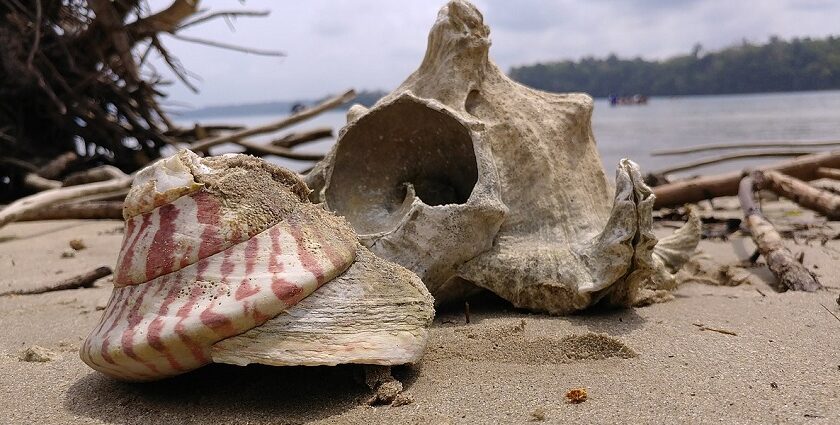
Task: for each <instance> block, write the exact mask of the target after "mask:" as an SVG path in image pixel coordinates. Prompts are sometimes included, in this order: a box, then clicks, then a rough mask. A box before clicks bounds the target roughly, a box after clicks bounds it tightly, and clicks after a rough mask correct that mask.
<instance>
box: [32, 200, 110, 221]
mask: <svg viewBox="0 0 840 425" xmlns="http://www.w3.org/2000/svg"><path fill="white" fill-rule="evenodd" d="M122 208H123V201H90V202H73V203H69V204H58V205H48V206H45V207H42V208H39V209H37V210H29V211H26V212H25V213H23V214H21V215H20V216H18V218H17V220H15V221H36V220H105V219H112V220H121V219H122V218H123V216H122Z"/></svg>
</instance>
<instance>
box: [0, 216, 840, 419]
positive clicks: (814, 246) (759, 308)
mask: <svg viewBox="0 0 840 425" xmlns="http://www.w3.org/2000/svg"><path fill="white" fill-rule="evenodd" d="M782 206H783V207H784V208H781V207H780V208H777V209H775V210H773V213H774V214H775V217H771V219H773V220H774V221H776V222H778V221H780V220H781V221H785V223H786V224H785V225H789V226H792V228H797V229H800V230H799V231H798V233H797V232H794V235H797V238H796V240H795V241H794V240H793V239H789V240H788V242H789V244H790V246H791V247H792V248H793V249H794V251H804V252H805V264H806V265H807V266H808V267H809V269H811V270H813V271H814V272H816V273H817V275H818V276H819V278H820V279H821V280H822V282H823V284H825V285H826V286H827V289H826V290H825V291H821V292H818V293H816V294H804V293H777V292H774V291H773V290H772V288H771V286H770V285H768V282H770V283H772V282H773V278H772V276H771V275H770V274H769V273H768V272H767V271H766V268H764V267H757V268H751V269H749V270H748V271H749V273H750V274H751V277H750V279H747V280H748V283H745V284H742V285H740V286H734V287H726V286H713V285H708V284H700V283H687V284H685V285H683V286H681V287H680V288H679V289H678V290H677V291H676V298H675V299H674V300H672V301H670V302H666V303H662V304H654V305H651V306H648V307H644V308H638V309H632V310H623V311H597V312H588V313H586V314H580V315H575V316H571V317H550V316H544V315H537V314H529V313H527V312H523V311H518V310H515V309H513V308H511V307H510V306H509V305H507V304H505V303H504V302H503V301H500V300H498V299H496V298H494V297H491V296H482V297H479V298H476V299H473V300H471V302H470V306H471V315H470V316H471V323H470V324H465V323H464V315H463V309H462V308H455V309H443V310H441V311H439V313H438V317H437V319H436V320H435V326H434V329H433V330H432V336H431V339H430V342H429V347H428V349H427V353H426V356H425V358H424V360H423V362H422V364H419V365H416V366H414V367H403V368H400V369H397V370H395V375H396V376H397V377H398V378H399V379H401V380H402V381H403V382H404V384H405V386H406V388H407V390H408V391H409V392H410V393H411V394H412V395H413V397H414V402H413V403H411V404H409V405H406V406H401V407H389V406H383V407H368V406H366V405H365V404H364V400H365V399H366V398H367V397H368V396H369V395H370V391H369V390H368V389H367V388H366V387H365V386H364V385H362V384H361V383H360V380H359V379H358V378H359V375H360V368H359V367H357V366H344V367H335V368H329V367H316V368H308V367H293V368H281V367H264V366H249V367H245V368H241V367H236V366H226V365H211V366H208V367H205V368H203V369H200V370H198V371H196V372H193V373H191V374H188V375H185V376H181V377H178V378H174V379H169V380H166V381H162V382H157V383H152V384H125V383H120V382H116V381H114V380H112V379H109V378H107V377H105V376H102V375H100V374H98V373H95V372H93V371H92V370H90V369H89V368H88V367H87V366H85V365H84V364H83V363H82V362H81V360H79V358H78V354H77V350H78V347H79V345H80V343H81V341H82V339H83V338H84V337H85V335H86V333H87V332H88V331H89V330H90V329H91V328H93V326H94V324H95V323H96V322H97V320H98V318H99V315H100V314H101V311H99V310H98V308H101V307H102V306H104V304H105V302H106V301H107V297H108V295H109V294H110V285H111V283H110V279H109V278H105V279H102V280H100V281H99V282H98V284H97V286H96V287H95V288H93V289H80V290H70V291H62V292H53V293H47V294H42V295H30V296H7V297H0V376H2V378H0V399H2V400H3V402H2V403H0V423H4V424H5V423H38V424H51V423H138V424H139V423H143V424H149V423H300V422H312V423H359V424H365V425H372V424H392V423H526V422H532V421H533V422H540V421H542V422H543V423H634V424H635V423H804V424H837V423H840V321H838V320H837V319H835V318H834V317H832V316H831V314H829V312H827V311H826V309H824V308H823V305H824V306H825V307H827V308H828V309H829V310H831V311H832V312H834V313H835V314H837V315H840V311H838V306H837V303H836V301H835V299H836V298H837V295H838V292H840V267H838V262H837V260H838V258H839V257H840V241H838V240H829V241H828V242H827V243H826V245H825V246H822V245H821V241H820V240H819V235H822V237H827V236H832V235H834V234H837V231H838V229H837V228H836V227H831V226H821V227H820V228H819V230H818V231H816V233H818V234H819V235H818V237H817V238H816V239H814V238H812V239H810V240H809V239H808V237H809V235H811V236H813V233H814V230H813V229H804V230H803V229H801V227H803V226H801V225H798V224H797V220H800V221H802V220H804V221H808V220H810V217H809V216H807V214H802V213H800V212H798V210H797V209H796V208H795V207H791V206H790V205H787V206H785V205H782ZM791 211H793V212H791ZM730 213H732V214H734V215H737V211H735V212H733V211H730ZM718 214H724V215H725V214H726V212H718ZM831 224H832V225H833V224H834V223H831ZM780 227H784V226H780ZM121 228H122V223H120V222H118V221H98V222H94V221H58V222H35V223H17V224H12V225H10V226H7V227H5V228H3V229H2V230H0V270H2V274H1V275H0V292H2V291H6V290H9V289H22V288H31V287H36V286H41V285H44V284H46V283H50V282H54V281H56V280H59V279H62V278H65V277H70V276H72V275H75V274H79V273H81V272H84V271H88V270H92V269H93V268H95V267H98V266H102V265H109V266H112V265H113V264H114V263H115V260H116V255H117V251H118V249H119V245H120V241H121V238H122V233H121V232H120V229H121ZM667 231H668V230H667V229H660V230H659V231H658V233H659V234H664V233H667ZM809 232H811V233H809ZM832 232H834V233H832ZM79 238H81V239H82V240H83V241H84V243H85V245H87V248H86V249H84V250H81V251H78V252H76V254H75V256H74V257H72V258H61V257H62V252H64V251H70V250H71V249H70V247H69V245H68V244H69V241H70V240H71V239H79ZM700 249H701V250H702V251H704V252H706V253H707V254H709V255H710V256H711V258H712V259H714V260H715V261H719V262H721V263H727V264H735V263H738V262H739V261H740V260H742V259H744V258H747V257H749V255H750V254H751V253H752V252H753V246H752V243H751V242H750V240H749V238H745V237H743V236H740V235H737V234H736V235H734V236H733V237H731V238H730V240H728V241H703V242H702V243H701V248H700ZM821 304H822V305H821ZM700 325H703V326H706V327H710V328H716V329H720V330H725V331H730V332H733V333H735V334H736V335H729V334H725V333H720V332H715V331H712V330H704V328H702V327H701V326H700ZM35 345H37V346H42V347H45V348H47V349H49V350H51V351H53V352H55V353H56V354H57V355H58V358H56V359H54V360H52V361H48V362H26V361H21V360H19V356H20V355H21V353H22V352H24V351H25V350H26V349H27V348H30V347H32V346H35ZM577 387H585V388H586V389H587V392H588V395H589V398H588V400H587V401H585V402H583V403H580V404H570V403H568V402H566V400H565V394H566V392H567V391H568V390H570V389H572V388H577Z"/></svg>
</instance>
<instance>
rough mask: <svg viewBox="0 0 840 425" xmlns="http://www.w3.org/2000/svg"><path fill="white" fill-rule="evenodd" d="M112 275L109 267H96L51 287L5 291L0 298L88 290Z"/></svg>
mask: <svg viewBox="0 0 840 425" xmlns="http://www.w3.org/2000/svg"><path fill="white" fill-rule="evenodd" d="M111 273H113V272H112V271H111V268H110V267H98V268H96V269H95V270H92V271H89V272H87V273H84V274H80V275H78V276H73V277H71V278H69V279H64V280H62V281H60V282H58V283H54V284H52V285H47V286H42V287H39V288H33V289H17V290H14V291H6V292H2V293H0V297H2V296H7V295H35V294H43V293H46V292H54V291H63V290H66V289H78V288H90V287H92V286H93V284H94V283H96V281H97V280H99V279H102V278H103V277H105V276H108V275H110V274H111Z"/></svg>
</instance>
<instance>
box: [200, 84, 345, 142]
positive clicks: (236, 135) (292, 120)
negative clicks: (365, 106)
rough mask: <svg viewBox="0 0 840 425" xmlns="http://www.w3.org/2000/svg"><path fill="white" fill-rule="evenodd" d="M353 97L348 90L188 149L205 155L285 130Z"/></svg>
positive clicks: (206, 140) (205, 140)
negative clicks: (225, 146)
mask: <svg viewBox="0 0 840 425" xmlns="http://www.w3.org/2000/svg"><path fill="white" fill-rule="evenodd" d="M355 97H356V92H355V91H353V90H348V91H347V92H345V93H343V94H341V95H338V96H335V97H333V98H330V99H327V100H325V101H323V102H321V103H319V104H318V105H315V106H313V107H311V108H307V109H304V110H303V111H301V112H298V113H296V114H292V115H290V116H288V117H286V118H283V119H282V120H280V121H277V122H273V123H270V124H266V125H261V126H257V127H251V128H246V129H244V130H239V131H234V132H233V133H230V134H225V135H223V136H218V137H212V138H209V139H204V140H199V141H197V142H195V143H194V144H193V145H192V146H190V149H191V150H193V151H194V152H205V153H206V152H207V151H208V150H209V149H210V148H211V147H213V146H216V145H220V144H222V143H236V141H237V140H242V139H244V138H246V137H250V136H254V135H257V134H264V133H271V132H274V131H277V130H280V129H282V128H286V127H288V126H290V125H292V124H297V123H299V122H301V121H305V120H307V119H309V118H312V117H314V116H316V115H318V114H320V113H322V112H324V111H328V110H330V109H333V108H336V107H338V106H341V105H342V104H344V103H347V102H349V101H351V100H352V99H353V98H355Z"/></svg>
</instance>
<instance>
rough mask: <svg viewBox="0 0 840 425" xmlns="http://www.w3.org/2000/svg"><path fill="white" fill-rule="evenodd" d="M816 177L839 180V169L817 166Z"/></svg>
mask: <svg viewBox="0 0 840 425" xmlns="http://www.w3.org/2000/svg"><path fill="white" fill-rule="evenodd" d="M817 177H819V178H821V179H832V180H840V170H838V169H837V168H826V167H819V168H817Z"/></svg>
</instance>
